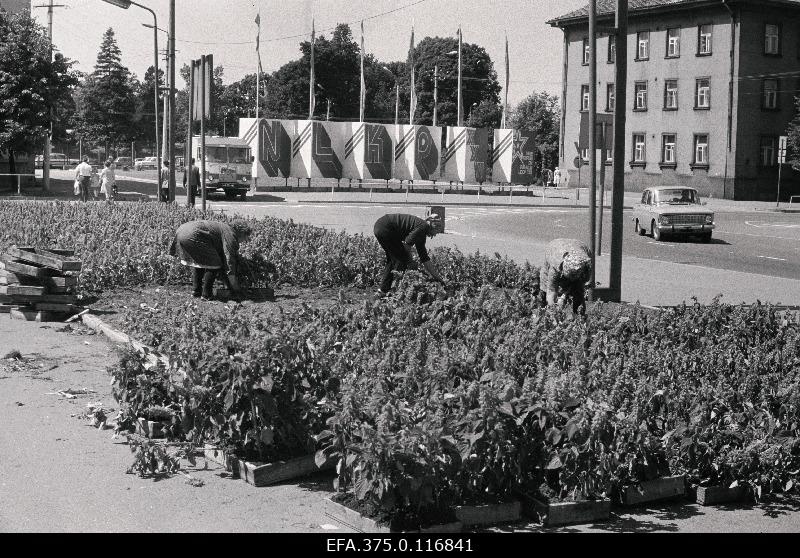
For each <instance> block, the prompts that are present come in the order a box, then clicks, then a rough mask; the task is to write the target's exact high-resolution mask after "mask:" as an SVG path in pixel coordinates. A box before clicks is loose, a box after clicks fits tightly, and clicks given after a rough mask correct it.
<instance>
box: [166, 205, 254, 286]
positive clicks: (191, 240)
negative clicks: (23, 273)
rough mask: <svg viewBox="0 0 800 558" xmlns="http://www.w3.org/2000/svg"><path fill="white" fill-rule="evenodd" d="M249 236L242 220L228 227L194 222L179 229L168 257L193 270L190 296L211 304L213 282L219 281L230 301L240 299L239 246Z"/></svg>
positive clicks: (236, 220) (201, 221) (237, 220)
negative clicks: (230, 296) (173, 257)
mask: <svg viewBox="0 0 800 558" xmlns="http://www.w3.org/2000/svg"><path fill="white" fill-rule="evenodd" d="M251 232H252V231H251V229H250V225H249V224H248V223H247V221H244V220H243V219H234V220H233V221H231V222H230V224H228V223H224V222H222V221H206V220H197V221H189V222H188V223H184V224H182V225H181V226H180V227H178V230H177V231H176V233H175V239H174V240H173V241H172V245H171V246H170V249H169V253H170V255H171V256H175V257H178V258H180V261H181V264H183V265H185V266H188V267H191V268H193V269H192V272H193V275H192V296H194V297H201V298H203V299H204V300H211V299H212V298H213V287H214V280H215V279H217V278H218V279H220V280H221V281H222V283H223V284H224V285H225V287H226V288H228V290H229V291H230V292H231V295H232V298H234V299H240V298H241V296H242V288H241V286H240V285H239V280H238V275H239V273H240V267H241V264H240V262H239V244H240V243H242V242H246V241H247V240H249V239H250V235H251Z"/></svg>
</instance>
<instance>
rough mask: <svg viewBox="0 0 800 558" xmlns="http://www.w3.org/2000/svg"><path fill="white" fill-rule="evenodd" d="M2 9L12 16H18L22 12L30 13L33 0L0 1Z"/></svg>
mask: <svg viewBox="0 0 800 558" xmlns="http://www.w3.org/2000/svg"><path fill="white" fill-rule="evenodd" d="M0 9H3V10H5V11H7V12H8V13H10V14H16V13H19V12H21V11H30V9H31V0H0Z"/></svg>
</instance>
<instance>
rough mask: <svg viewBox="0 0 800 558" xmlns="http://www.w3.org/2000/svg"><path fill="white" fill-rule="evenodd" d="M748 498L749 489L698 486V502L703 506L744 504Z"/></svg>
mask: <svg viewBox="0 0 800 558" xmlns="http://www.w3.org/2000/svg"><path fill="white" fill-rule="evenodd" d="M746 497H747V488H746V487H744V486H736V487H734V488H727V487H725V486H698V487H697V496H696V501H697V503H698V504H700V505H701V506H711V505H713V504H728V503H731V502H743V501H744V500H745V498H746Z"/></svg>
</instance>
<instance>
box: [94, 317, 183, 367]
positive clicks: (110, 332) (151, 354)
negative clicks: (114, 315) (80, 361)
mask: <svg viewBox="0 0 800 558" xmlns="http://www.w3.org/2000/svg"><path fill="white" fill-rule="evenodd" d="M81 320H82V321H83V323H84V325H86V326H87V327H90V328H92V329H93V330H95V331H96V332H97V333H100V334H103V335H105V336H106V337H107V338H108V340H109V341H111V342H112V343H116V344H118V345H128V344H130V345H131V346H133V348H134V349H135V350H136V352H138V353H139V354H140V355H142V356H143V357H145V359H147V361H148V362H149V363H150V364H151V365H153V366H155V365H156V364H158V363H159V362H160V363H162V364H163V365H164V366H166V367H167V368H169V365H170V362H169V359H167V357H164V356H161V355H159V354H158V353H156V352H155V351H154V350H153V349H152V348H150V347H148V346H147V345H145V344H143V343H139V342H138V341H136V340H135V339H131V337H130V336H129V335H128V334H126V333H123V332H121V331H119V330H117V329H114V328H113V327H111V326H110V325H108V324H107V323H105V322H104V321H103V320H101V319H100V318H98V317H97V316H93V315H91V314H84V315H83V316H81Z"/></svg>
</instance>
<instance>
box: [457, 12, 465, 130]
mask: <svg viewBox="0 0 800 558" xmlns="http://www.w3.org/2000/svg"><path fill="white" fill-rule="evenodd" d="M457 125H458V126H463V125H464V107H463V102H462V100H461V27H459V28H458V124H457Z"/></svg>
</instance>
